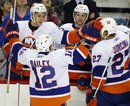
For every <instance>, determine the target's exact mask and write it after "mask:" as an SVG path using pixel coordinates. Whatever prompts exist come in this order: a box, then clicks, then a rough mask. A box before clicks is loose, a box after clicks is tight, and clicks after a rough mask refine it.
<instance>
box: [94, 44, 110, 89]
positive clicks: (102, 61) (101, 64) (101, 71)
mask: <svg viewBox="0 0 130 106" xmlns="http://www.w3.org/2000/svg"><path fill="white" fill-rule="evenodd" d="M108 60H109V57H108V55H107V53H106V50H104V49H103V47H101V46H100V45H95V46H94V47H93V48H92V66H93V70H92V86H94V87H97V86H98V84H99V82H100V81H102V82H101V84H100V88H101V87H102V86H103V85H104V84H105V82H106V79H107V71H106V70H105V69H106V67H107V65H108Z"/></svg>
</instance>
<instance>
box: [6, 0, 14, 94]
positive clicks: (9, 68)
mask: <svg viewBox="0 0 130 106" xmlns="http://www.w3.org/2000/svg"><path fill="white" fill-rule="evenodd" d="M15 11H16V0H14V7H13V8H12V7H11V9H10V19H12V20H13V23H15ZM10 73H11V51H10V55H9V65H8V77H7V91H6V92H7V93H9V85H10Z"/></svg>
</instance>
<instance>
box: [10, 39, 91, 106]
mask: <svg viewBox="0 0 130 106" xmlns="http://www.w3.org/2000/svg"><path fill="white" fill-rule="evenodd" d="M8 44H9V47H11V50H12V51H11V54H12V56H13V57H12V58H11V63H12V64H14V63H16V61H17V62H18V63H21V64H25V65H27V66H29V68H30V69H31V73H30V98H31V106H42V105H45V106H60V105H61V104H63V103H65V102H66V101H67V100H68V99H69V98H70V85H69V78H68V71H67V68H68V67H67V65H68V64H69V63H70V64H78V63H80V62H82V61H86V60H87V59H88V58H87V57H89V53H88V52H87V51H88V49H87V48H86V47H84V46H83V45H79V46H78V47H76V49H74V50H68V51H65V49H59V50H56V51H52V52H50V53H49V54H43V53H39V51H36V50H31V49H28V48H26V47H23V45H22V44H21V43H20V42H19V39H18V38H12V39H11V40H9V43H8ZM77 57H78V58H77ZM13 58H14V59H13ZM17 65H18V67H19V64H16V67H17ZM49 101H50V102H49Z"/></svg>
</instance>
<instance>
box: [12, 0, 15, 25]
mask: <svg viewBox="0 0 130 106" xmlns="http://www.w3.org/2000/svg"><path fill="white" fill-rule="evenodd" d="M15 12H16V0H14V7H13V17H12V20H13V24H14V23H15Z"/></svg>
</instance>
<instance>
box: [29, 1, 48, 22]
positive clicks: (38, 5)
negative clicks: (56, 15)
mask: <svg viewBox="0 0 130 106" xmlns="http://www.w3.org/2000/svg"><path fill="white" fill-rule="evenodd" d="M36 12H42V13H47V9H46V7H45V6H44V5H43V4H42V3H33V5H32V6H31V8H30V14H31V20H33V17H34V14H35V13H36ZM33 21H34V20H33Z"/></svg>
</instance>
